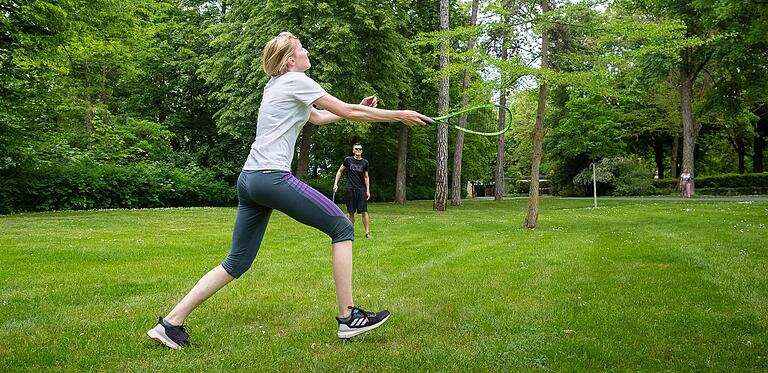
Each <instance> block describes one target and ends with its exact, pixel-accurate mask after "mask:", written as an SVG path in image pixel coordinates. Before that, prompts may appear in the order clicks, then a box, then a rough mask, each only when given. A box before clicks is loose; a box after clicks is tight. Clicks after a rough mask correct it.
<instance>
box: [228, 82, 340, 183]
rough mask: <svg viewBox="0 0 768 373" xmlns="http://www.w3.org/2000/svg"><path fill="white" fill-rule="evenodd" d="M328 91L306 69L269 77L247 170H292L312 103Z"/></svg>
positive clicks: (244, 167) (246, 164)
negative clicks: (301, 133)
mask: <svg viewBox="0 0 768 373" xmlns="http://www.w3.org/2000/svg"><path fill="white" fill-rule="evenodd" d="M327 94H328V92H326V91H325V90H324V89H323V88H322V87H320V85H319V84H317V82H315V81H314V80H312V78H310V77H308V76H306V75H305V74H304V73H300V72H287V73H285V74H283V75H280V76H275V77H272V78H271V79H269V82H267V85H266V86H265V87H264V96H263V98H262V100H261V106H260V107H259V119H258V122H257V127H256V140H254V142H253V144H252V145H251V152H250V153H249V154H248V159H247V160H246V161H245V165H244V166H243V170H281V171H290V170H291V161H293V149H294V147H295V146H296V139H297V138H298V137H299V133H300V132H301V129H302V128H303V127H304V124H306V123H307V121H308V120H309V114H310V112H311V110H312V103H313V102H314V101H315V100H317V99H318V98H320V97H323V96H325V95H327Z"/></svg>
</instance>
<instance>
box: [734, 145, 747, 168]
mask: <svg viewBox="0 0 768 373" xmlns="http://www.w3.org/2000/svg"><path fill="white" fill-rule="evenodd" d="M736 153H738V155H739V174H742V175H743V174H744V172H746V171H747V167H746V166H745V165H744V157H745V156H746V154H747V146H746V144H744V142H743V141H739V143H738V149H736Z"/></svg>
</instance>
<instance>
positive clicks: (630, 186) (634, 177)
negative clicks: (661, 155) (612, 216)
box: [573, 157, 654, 196]
mask: <svg viewBox="0 0 768 373" xmlns="http://www.w3.org/2000/svg"><path fill="white" fill-rule="evenodd" d="M595 173H596V177H595V179H596V180H597V183H598V184H603V185H602V187H603V188H599V189H605V190H606V193H607V194H610V195H616V196H641V195H647V194H650V193H651V192H652V191H653V190H654V189H653V185H652V180H653V179H652V178H651V173H650V171H648V170H646V169H645V167H643V165H642V164H640V162H638V161H637V160H634V159H632V158H626V157H614V158H603V159H602V160H600V162H598V163H597V168H596V170H595ZM592 177H593V171H592V168H591V167H588V168H585V169H584V170H582V171H581V172H580V173H579V174H578V175H576V177H574V178H573V182H574V184H576V185H585V186H586V185H590V184H592ZM605 187H607V188H605Z"/></svg>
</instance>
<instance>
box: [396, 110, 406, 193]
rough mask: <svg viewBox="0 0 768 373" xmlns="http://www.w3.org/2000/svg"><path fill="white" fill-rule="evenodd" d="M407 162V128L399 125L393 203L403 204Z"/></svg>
mask: <svg viewBox="0 0 768 373" xmlns="http://www.w3.org/2000/svg"><path fill="white" fill-rule="evenodd" d="M407 161H408V126H407V125H405V124H402V123H400V140H399V141H398V143H397V180H396V181H395V203H397V204H399V205H404V204H405V201H406V199H405V181H406V177H407V175H406V169H405V167H406V164H407Z"/></svg>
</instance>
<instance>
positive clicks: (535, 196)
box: [524, 0, 549, 229]
mask: <svg viewBox="0 0 768 373" xmlns="http://www.w3.org/2000/svg"><path fill="white" fill-rule="evenodd" d="M547 11H549V4H547V0H541V12H542V14H544V13H546V12H547ZM547 34H548V30H546V29H545V30H544V31H543V32H542V33H541V70H542V72H545V71H546V70H547V63H548V57H549V56H548V55H549V47H548V44H549V38H548V37H547ZM540 80H541V82H540V84H539V101H538V105H537V108H536V125H535V128H534V131H533V161H532V164H531V186H530V190H529V191H528V214H527V215H526V217H525V224H524V227H525V228H527V229H534V228H536V224H537V222H538V220H539V172H540V171H539V168H540V166H541V148H542V143H543V142H544V114H545V112H546V108H547V82H546V80H545V76H544V74H542V76H541V78H540Z"/></svg>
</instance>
